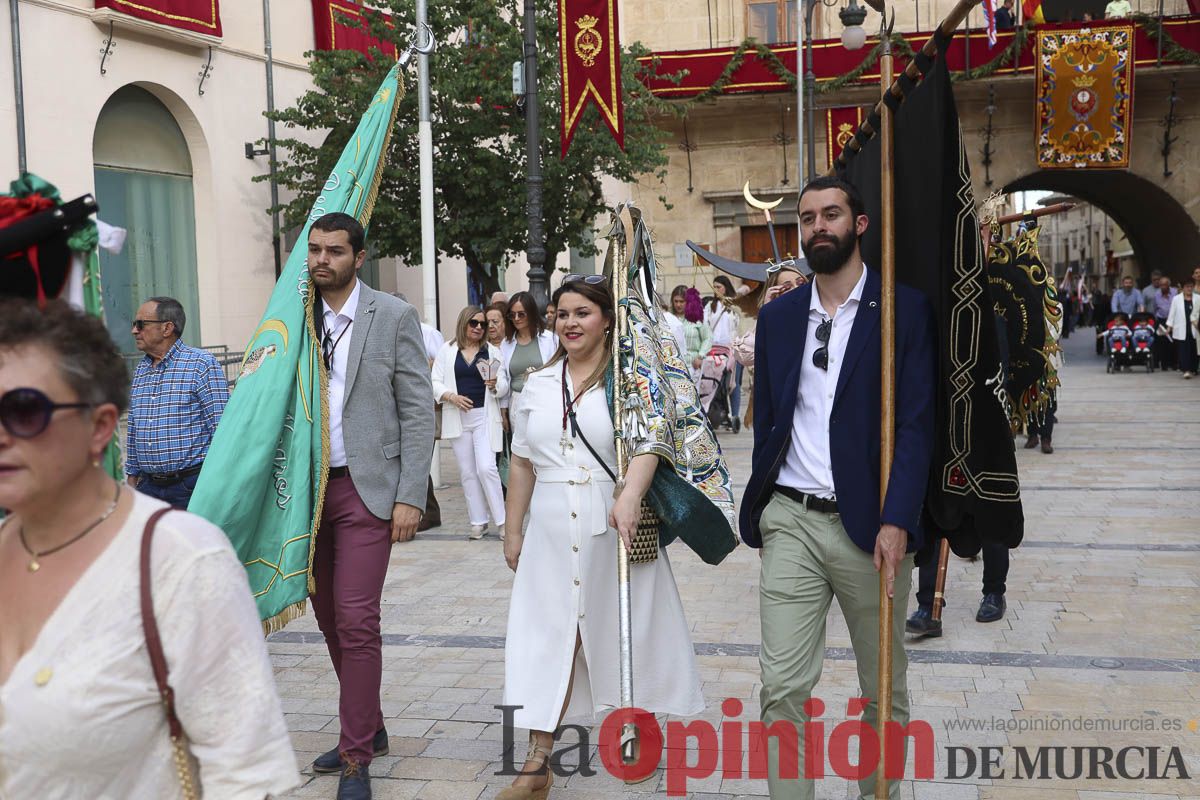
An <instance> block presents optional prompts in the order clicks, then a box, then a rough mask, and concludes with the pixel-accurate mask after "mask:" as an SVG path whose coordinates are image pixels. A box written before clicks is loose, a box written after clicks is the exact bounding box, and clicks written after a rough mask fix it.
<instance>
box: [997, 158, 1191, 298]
mask: <svg viewBox="0 0 1200 800" xmlns="http://www.w3.org/2000/svg"><path fill="white" fill-rule="evenodd" d="M1030 190H1035V191H1036V190H1044V191H1052V192H1058V193H1061V194H1068V195H1073V196H1075V197H1078V198H1080V199H1083V200H1087V201H1088V202H1089V203H1091V204H1093V205H1094V206H1096V207H1097V208H1099V209H1100V210H1102V211H1104V212H1105V213H1106V214H1108V215H1109V216H1110V217H1112V219H1113V221H1114V222H1116V223H1117V224H1118V225H1120V226H1121V229H1122V230H1123V231H1124V232H1125V235H1126V236H1127V237H1128V239H1129V243H1130V245H1132V246H1133V251H1134V254H1135V255H1136V256H1137V261H1138V265H1139V267H1140V268H1141V270H1142V276H1141V277H1142V279H1145V278H1147V277H1148V276H1149V274H1150V271H1151V270H1152V269H1161V270H1162V271H1163V273H1164V274H1166V275H1169V276H1170V277H1171V278H1172V279H1176V280H1180V279H1182V278H1184V277H1185V276H1190V275H1191V273H1192V269H1193V268H1194V267H1196V266H1197V265H1200V230H1197V228H1196V222H1195V220H1193V219H1192V218H1191V216H1190V215H1189V214H1188V213H1187V211H1186V210H1185V209H1184V208H1183V206H1181V205H1180V204H1179V202H1178V201H1177V200H1176V199H1175V198H1174V197H1172V196H1171V195H1170V194H1168V193H1167V192H1166V190H1164V189H1163V188H1162V187H1160V186H1158V185H1157V184H1155V183H1153V182H1151V181H1149V180H1147V179H1145V178H1142V177H1139V176H1138V175H1135V174H1133V173H1132V172H1126V171H1123V170H1113V171H1110V172H1100V171H1087V172H1084V171H1079V172H1075V171H1068V170H1039V171H1038V172H1034V173H1032V174H1029V175H1026V176H1025V177H1023V178H1019V179H1017V180H1015V181H1012V182H1011V183H1009V184H1007V185H1006V186H1005V187H1004V191H1005V192H1021V191H1030ZM1140 284H1141V281H1140V282H1139V285H1140Z"/></svg>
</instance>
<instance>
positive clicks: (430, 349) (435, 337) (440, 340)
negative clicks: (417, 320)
mask: <svg viewBox="0 0 1200 800" xmlns="http://www.w3.org/2000/svg"><path fill="white" fill-rule="evenodd" d="M421 338H422V339H424V340H425V357H426V358H428V359H429V363H430V364H432V363H433V360H434V359H435V358H437V354H438V351H439V350H441V349H442V345H444V344H446V337H445V336H442V332H441V331H439V330H438V329H437V328H435V327H433V326H432V325H430V324H428V323H426V322H422V323H421Z"/></svg>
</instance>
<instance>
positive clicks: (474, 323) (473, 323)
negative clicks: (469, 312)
mask: <svg viewBox="0 0 1200 800" xmlns="http://www.w3.org/2000/svg"><path fill="white" fill-rule="evenodd" d="M486 324H487V323H486V322H484V321H482V320H478V319H469V320H467V327H470V328H482V327H483V326H484V325H486Z"/></svg>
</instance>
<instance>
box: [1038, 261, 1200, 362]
mask: <svg viewBox="0 0 1200 800" xmlns="http://www.w3.org/2000/svg"><path fill="white" fill-rule="evenodd" d="M1198 285H1200V267H1197V268H1196V269H1194V270H1192V274H1191V277H1189V278H1185V279H1183V280H1182V281H1172V280H1171V278H1170V277H1169V276H1167V275H1164V274H1163V272H1162V271H1161V270H1157V269H1156V270H1153V271H1152V272H1151V273H1150V280H1149V282H1147V283H1146V285H1145V286H1142V287H1141V288H1139V287H1138V286H1137V282H1136V280H1135V279H1134V278H1133V276H1131V275H1126V276H1124V277H1123V278H1121V281H1120V283H1119V284H1118V285H1117V287H1116V288H1115V289H1114V291H1113V293H1112V294H1111V295H1108V294H1105V292H1104V290H1103V289H1102V288H1101V286H1100V284H1099V282H1098V281H1097V279H1096V278H1095V277H1090V278H1087V279H1083V278H1076V277H1075V276H1073V275H1072V273H1071V271H1070V270H1068V271H1067V273H1066V274H1065V275H1064V277H1063V279H1062V280H1061V281H1059V286H1058V288H1059V298H1060V299H1061V300H1062V303H1063V327H1062V338H1064V339H1066V338H1068V337H1069V336H1070V335H1071V332H1072V331H1073V330H1074V329H1076V328H1079V329H1084V328H1091V329H1094V330H1095V336H1096V353H1097V354H1102V353H1104V351H1105V348H1106V347H1108V346H1111V342H1112V338H1113V336H1112V332H1113V331H1114V329H1115V330H1116V331H1117V332H1118V333H1119V334H1122V335H1129V336H1132V334H1133V332H1134V329H1136V328H1138V327H1142V328H1144V329H1146V330H1147V331H1148V332H1149V334H1150V336H1152V337H1153V344H1152V345H1151V346H1150V364H1151V366H1152V367H1153V369H1154V370H1155V371H1160V372H1179V373H1180V374H1181V376H1182V377H1183V378H1184V379H1191V378H1193V377H1194V376H1195V375H1196V370H1197V365H1198V364H1200V304H1197V303H1196V302H1195V291H1196V287H1197V286H1198Z"/></svg>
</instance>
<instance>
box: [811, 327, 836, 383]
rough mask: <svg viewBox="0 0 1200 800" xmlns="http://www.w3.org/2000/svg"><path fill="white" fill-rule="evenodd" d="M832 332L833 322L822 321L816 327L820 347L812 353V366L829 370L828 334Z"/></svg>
mask: <svg viewBox="0 0 1200 800" xmlns="http://www.w3.org/2000/svg"><path fill="white" fill-rule="evenodd" d="M832 330H833V320H831V319H826V320H822V321H821V324H820V325H818V326H817V341H818V342H820V343H821V346H820V347H818V348H817V350H816V352H814V353H813V366H814V367H819V368H820V369H823V370H826V371H828V370H829V333H830V332H831V331H832Z"/></svg>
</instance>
